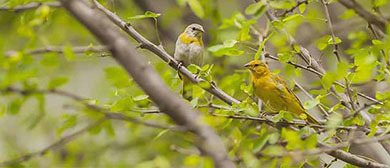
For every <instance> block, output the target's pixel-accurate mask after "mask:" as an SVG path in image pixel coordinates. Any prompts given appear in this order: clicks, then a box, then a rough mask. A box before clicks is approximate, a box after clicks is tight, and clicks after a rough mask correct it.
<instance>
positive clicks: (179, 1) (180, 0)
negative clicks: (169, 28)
mask: <svg viewBox="0 0 390 168" xmlns="http://www.w3.org/2000/svg"><path fill="white" fill-rule="evenodd" d="M176 2H177V4H178V5H179V6H180V7H184V5H186V3H187V0H176Z"/></svg>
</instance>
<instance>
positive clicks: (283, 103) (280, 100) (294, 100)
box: [244, 60, 320, 125]
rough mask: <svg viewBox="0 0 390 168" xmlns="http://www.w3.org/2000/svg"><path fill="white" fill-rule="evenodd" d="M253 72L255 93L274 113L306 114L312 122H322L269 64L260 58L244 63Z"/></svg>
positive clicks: (307, 118)
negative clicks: (308, 109)
mask: <svg viewBox="0 0 390 168" xmlns="http://www.w3.org/2000/svg"><path fill="white" fill-rule="evenodd" d="M244 67H246V68H248V69H249V70H250V72H251V74H252V75H251V76H252V82H251V83H252V85H253V89H254V94H255V96H256V97H257V98H259V99H261V101H262V102H263V103H264V105H265V107H266V108H268V110H270V111H271V112H273V113H277V112H279V111H281V110H284V111H288V112H291V113H293V114H295V116H301V115H302V114H305V115H306V120H307V121H308V122H309V123H311V124H317V125H319V124H320V123H319V122H318V120H317V119H316V118H315V117H313V116H312V115H311V114H309V113H308V112H307V111H306V110H305V109H304V108H303V106H302V104H301V102H300V101H299V99H298V97H297V96H296V95H295V94H294V92H292V91H291V90H290V89H289V88H288V86H287V84H286V82H285V81H284V80H283V79H282V78H281V77H280V76H279V75H277V74H274V73H272V72H271V71H270V69H269V68H268V66H267V64H265V63H264V62H263V61H260V60H254V61H251V62H249V63H247V64H245V65H244Z"/></svg>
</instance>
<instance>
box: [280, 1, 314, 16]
mask: <svg viewBox="0 0 390 168" xmlns="http://www.w3.org/2000/svg"><path fill="white" fill-rule="evenodd" d="M308 3H309V0H303V1H298V2H297V4H296V5H295V6H293V7H292V8H290V9H288V10H285V11H284V12H283V13H282V14H281V15H279V17H281V16H286V15H287V14H288V13H290V12H292V11H294V10H295V9H297V8H298V7H299V6H300V5H301V4H308Z"/></svg>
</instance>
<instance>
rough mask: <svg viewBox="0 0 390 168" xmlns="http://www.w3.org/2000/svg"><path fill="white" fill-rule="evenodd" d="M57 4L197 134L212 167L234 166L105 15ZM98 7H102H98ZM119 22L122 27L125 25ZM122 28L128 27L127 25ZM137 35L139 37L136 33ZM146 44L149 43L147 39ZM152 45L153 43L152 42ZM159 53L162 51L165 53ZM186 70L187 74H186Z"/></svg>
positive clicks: (74, 3)
mask: <svg viewBox="0 0 390 168" xmlns="http://www.w3.org/2000/svg"><path fill="white" fill-rule="evenodd" d="M61 3H62V5H63V6H64V7H65V8H66V9H67V10H68V11H69V13H71V14H72V15H73V16H74V17H75V18H76V19H78V20H79V21H80V23H82V24H83V25H84V26H85V27H86V28H87V29H88V30H89V31H91V33H93V34H94V35H95V36H96V37H97V38H98V39H99V40H100V41H101V42H102V43H103V44H104V45H106V46H108V48H109V50H110V51H111V53H112V54H113V57H114V58H115V59H116V60H117V61H118V63H119V64H121V65H122V66H123V68H124V69H125V70H126V71H127V72H128V73H129V74H130V75H131V76H132V77H133V79H134V80H135V82H136V83H137V84H138V85H139V86H140V87H141V88H142V89H143V90H144V91H145V93H146V94H148V95H149V96H150V99H151V100H152V101H153V102H155V103H156V104H157V106H158V107H159V109H160V110H161V111H162V112H164V113H166V114H167V115H168V116H170V117H171V118H172V119H173V120H174V121H175V122H176V123H178V124H179V125H182V126H184V127H185V128H186V129H188V130H190V131H191V132H193V133H195V134H196V135H197V137H198V138H199V143H198V147H199V148H200V149H201V150H202V151H204V153H205V154H206V155H207V156H210V157H211V158H212V159H213V161H214V164H215V166H216V167H219V168H222V167H226V168H231V167H235V165H234V164H233V162H232V161H230V160H229V158H228V155H227V151H226V149H225V148H224V145H223V143H222V141H221V139H220V138H219V137H218V136H217V135H216V134H215V132H214V131H213V129H212V128H210V127H209V126H207V125H205V124H204V123H202V122H201V121H200V114H199V112H197V111H196V110H194V109H192V108H191V107H190V106H189V105H188V104H187V103H185V102H184V101H183V100H182V99H181V98H180V97H179V96H178V95H176V94H175V93H173V92H172V91H171V90H170V88H169V87H168V86H166V85H165V84H164V82H163V80H162V79H161V77H160V76H159V74H158V73H157V72H156V71H155V70H154V69H153V68H152V67H151V66H149V65H148V64H147V62H146V61H145V60H144V59H143V57H140V56H139V54H138V52H137V51H136V50H135V48H133V47H131V46H132V44H131V43H130V41H129V40H128V39H127V38H126V37H125V36H123V35H122V34H121V32H120V31H119V30H118V29H117V27H115V26H114V25H113V24H112V23H111V22H110V21H109V20H108V19H107V17H106V16H104V15H103V14H102V13H101V12H100V11H99V10H96V8H91V7H90V5H89V4H88V3H87V2H86V1H83V0H61ZM96 4H97V3H96V1H95V5H96ZM99 9H102V8H101V6H100V7H99ZM120 25H121V26H126V25H125V24H120ZM126 27H127V28H130V27H129V26H126ZM126 30H129V29H126ZM132 30H134V29H132ZM138 35H139V34H138ZM138 37H142V36H140V35H139V36H138ZM142 38H143V37H142ZM150 44H152V43H150V42H149V45H150ZM152 45H153V46H155V45H154V44H152ZM144 46H145V44H144ZM146 46H147V45H146ZM154 49H159V50H158V51H159V52H161V51H163V50H161V49H160V48H158V47H157V46H156V48H154ZM163 53H165V54H166V52H163ZM166 58H167V59H166V61H169V60H170V61H172V58H171V57H170V56H169V55H168V57H166ZM170 58H171V59H170ZM174 62H175V63H177V62H176V61H174ZM188 72H189V71H187V75H188V76H189V75H190V74H189V73H188ZM187 75H186V76H187ZM193 77H194V76H193ZM194 79H195V78H194Z"/></svg>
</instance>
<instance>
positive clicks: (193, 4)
mask: <svg viewBox="0 0 390 168" xmlns="http://www.w3.org/2000/svg"><path fill="white" fill-rule="evenodd" d="M187 2H188V5H190V8H191V10H192V11H193V12H194V13H195V15H196V16H198V17H199V18H201V19H203V18H204V15H205V13H204V9H203V7H202V5H201V4H200V2H199V1H198V0H187Z"/></svg>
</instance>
